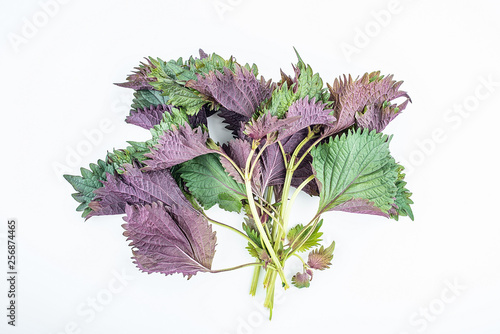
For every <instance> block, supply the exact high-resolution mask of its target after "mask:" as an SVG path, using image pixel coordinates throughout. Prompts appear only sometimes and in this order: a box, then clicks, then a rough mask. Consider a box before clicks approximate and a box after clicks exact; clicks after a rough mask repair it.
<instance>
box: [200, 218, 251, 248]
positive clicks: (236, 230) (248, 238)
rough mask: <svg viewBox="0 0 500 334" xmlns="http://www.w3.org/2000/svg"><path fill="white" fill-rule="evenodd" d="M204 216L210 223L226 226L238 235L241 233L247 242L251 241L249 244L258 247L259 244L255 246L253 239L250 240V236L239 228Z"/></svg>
mask: <svg viewBox="0 0 500 334" xmlns="http://www.w3.org/2000/svg"><path fill="white" fill-rule="evenodd" d="M205 217H206V218H207V219H208V221H210V222H211V223H213V224H215V225H219V226H222V227H225V228H227V229H229V230H231V231H233V232H236V233H238V234H239V235H241V236H242V237H243V238H245V239H247V241H248V242H249V243H251V244H252V246H254V247H257V248H260V247H259V246H257V244H256V243H255V242H253V240H252V239H250V237H249V236H248V235H246V234H245V233H243V232H241V231H240V230H238V229H236V228H234V227H232V226H229V225H226V224H224V223H221V222H219V221H217V220H214V219H212V218H210V217H208V216H207V215H205Z"/></svg>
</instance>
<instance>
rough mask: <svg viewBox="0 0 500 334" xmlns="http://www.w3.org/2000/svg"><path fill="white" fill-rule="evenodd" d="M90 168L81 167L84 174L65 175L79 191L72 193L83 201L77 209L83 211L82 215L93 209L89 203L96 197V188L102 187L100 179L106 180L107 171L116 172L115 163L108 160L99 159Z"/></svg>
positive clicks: (76, 198)
mask: <svg viewBox="0 0 500 334" xmlns="http://www.w3.org/2000/svg"><path fill="white" fill-rule="evenodd" d="M89 167H90V170H88V169H85V168H80V172H81V174H82V176H78V175H63V176H64V178H65V179H66V181H68V182H69V183H70V184H71V185H72V186H73V188H74V189H75V190H76V191H77V193H74V194H72V195H71V196H73V198H74V199H75V200H76V201H77V202H78V203H81V204H80V205H79V206H78V207H77V209H76V211H83V213H82V217H86V216H87V215H88V214H89V213H90V211H92V209H90V208H89V207H88V204H89V203H90V202H91V201H92V200H93V199H94V197H95V194H94V190H96V189H98V188H101V187H102V183H101V182H100V181H105V180H106V173H110V174H112V173H114V168H113V165H112V164H110V163H107V162H106V161H103V160H99V161H97V164H90V166H89Z"/></svg>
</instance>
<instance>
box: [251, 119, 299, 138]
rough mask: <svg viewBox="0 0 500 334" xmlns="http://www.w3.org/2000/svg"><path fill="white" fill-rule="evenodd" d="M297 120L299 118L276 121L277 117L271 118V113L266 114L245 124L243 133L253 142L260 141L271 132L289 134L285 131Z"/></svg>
mask: <svg viewBox="0 0 500 334" xmlns="http://www.w3.org/2000/svg"><path fill="white" fill-rule="evenodd" d="M299 118H300V116H295V117H287V118H285V119H278V117H276V116H272V115H271V113H267V114H264V115H263V116H261V117H259V118H258V119H257V120H255V121H252V122H251V123H247V124H246V126H245V133H246V134H247V135H248V136H249V137H250V138H252V139H255V140H258V139H261V138H262V137H265V136H266V135H268V134H270V133H273V132H279V133H287V134H289V131H287V130H288V129H289V128H290V127H291V126H292V125H291V124H292V123H294V122H296V121H297V120H298V119H299ZM285 137H286V136H285Z"/></svg>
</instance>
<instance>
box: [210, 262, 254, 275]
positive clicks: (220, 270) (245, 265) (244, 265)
mask: <svg viewBox="0 0 500 334" xmlns="http://www.w3.org/2000/svg"><path fill="white" fill-rule="evenodd" d="M250 266H262V263H260V262H253V263H245V264H240V265H239V266H236V267H231V268H225V269H218V270H210V272H211V273H213V274H216V273H222V272H226V271H231V270H236V269H240V268H245V267H250Z"/></svg>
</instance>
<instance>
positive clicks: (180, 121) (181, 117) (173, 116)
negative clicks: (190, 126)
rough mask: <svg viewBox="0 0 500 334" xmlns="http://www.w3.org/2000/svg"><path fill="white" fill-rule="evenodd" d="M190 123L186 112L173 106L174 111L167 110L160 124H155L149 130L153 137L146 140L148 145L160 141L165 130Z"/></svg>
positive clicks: (150, 145)
mask: <svg viewBox="0 0 500 334" xmlns="http://www.w3.org/2000/svg"><path fill="white" fill-rule="evenodd" d="M187 123H188V117H187V115H186V113H185V112H182V111H181V110H179V109H177V108H172V112H171V113H169V112H165V113H164V114H163V119H162V120H161V122H160V124H157V125H155V126H154V127H153V128H151V129H150V130H149V131H150V132H151V136H152V138H151V139H150V140H148V141H147V142H146V145H147V146H149V147H152V146H154V145H156V144H157V143H158V138H160V137H161V136H162V135H163V134H164V133H165V132H168V131H172V130H173V127H175V128H178V127H179V126H181V125H182V126H184V125H186V124H187Z"/></svg>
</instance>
